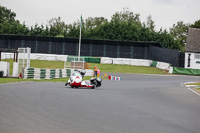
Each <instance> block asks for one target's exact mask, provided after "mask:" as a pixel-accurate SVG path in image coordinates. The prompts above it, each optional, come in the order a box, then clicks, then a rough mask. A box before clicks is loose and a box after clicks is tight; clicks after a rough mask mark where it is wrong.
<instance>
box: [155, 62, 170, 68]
mask: <svg viewBox="0 0 200 133" xmlns="http://www.w3.org/2000/svg"><path fill="white" fill-rule="evenodd" d="M156 68H160V69H164V70H169V68H170V64H169V63H165V62H157V65H156Z"/></svg>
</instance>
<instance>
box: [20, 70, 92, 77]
mask: <svg viewBox="0 0 200 133" xmlns="http://www.w3.org/2000/svg"><path fill="white" fill-rule="evenodd" d="M74 71H79V70H77V69H40V68H25V69H24V74H23V78H24V79H55V78H65V77H70V75H71V73H73V72H74ZM85 76H93V70H91V69H86V74H85Z"/></svg>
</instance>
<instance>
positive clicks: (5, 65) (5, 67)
mask: <svg viewBox="0 0 200 133" xmlns="http://www.w3.org/2000/svg"><path fill="white" fill-rule="evenodd" d="M0 71H3V76H8V75H9V72H10V63H9V62H5V61H0Z"/></svg>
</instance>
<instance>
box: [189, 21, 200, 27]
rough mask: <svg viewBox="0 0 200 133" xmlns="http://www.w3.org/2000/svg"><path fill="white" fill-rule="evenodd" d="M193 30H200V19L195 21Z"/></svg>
mask: <svg viewBox="0 0 200 133" xmlns="http://www.w3.org/2000/svg"><path fill="white" fill-rule="evenodd" d="M191 28H200V19H199V20H197V21H195V22H194V24H192V25H191Z"/></svg>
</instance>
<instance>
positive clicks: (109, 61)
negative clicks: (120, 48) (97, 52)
mask: <svg viewBox="0 0 200 133" xmlns="http://www.w3.org/2000/svg"><path fill="white" fill-rule="evenodd" d="M101 64H113V58H109V57H102V58H101Z"/></svg>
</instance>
